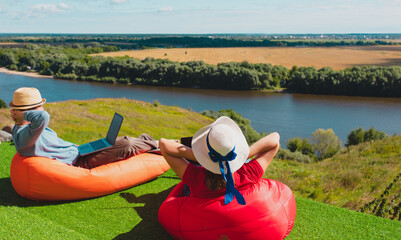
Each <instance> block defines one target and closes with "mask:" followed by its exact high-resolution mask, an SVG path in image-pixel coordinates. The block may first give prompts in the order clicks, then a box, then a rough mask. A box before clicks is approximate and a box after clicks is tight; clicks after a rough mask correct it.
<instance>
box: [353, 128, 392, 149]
mask: <svg viewBox="0 0 401 240" xmlns="http://www.w3.org/2000/svg"><path fill="white" fill-rule="evenodd" d="M385 137H386V133H384V132H381V131H378V130H376V129H375V128H373V127H372V128H370V129H369V130H366V131H364V130H363V128H358V129H356V130H352V131H351V133H350V134H349V135H348V137H347V139H348V140H347V143H346V144H345V146H346V147H349V146H352V145H358V144H360V143H363V142H367V141H374V140H379V139H383V138H385Z"/></svg>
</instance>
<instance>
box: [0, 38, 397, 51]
mask: <svg viewBox="0 0 401 240" xmlns="http://www.w3.org/2000/svg"><path fill="white" fill-rule="evenodd" d="M0 41H3V42H5V41H12V42H17V43H48V44H66V43H88V42H97V43H100V44H107V45H113V46H119V47H122V48H128V49H143V48H177V47H185V48H216V47H300V46H302V47H306V46H308V47H334V46H372V45H399V44H400V43H399V42H396V41H387V40H386V39H378V40H369V39H345V40H344V39H343V40H333V39H319V40H316V39H274V38H267V39H266V38H263V37H260V36H237V35H233V36H226V35H223V36H220V35H215V36H203V35H194V36H187V35H183V36H180V35H178V36H170V35H62V36H58V35H48V36H47V35H44V36H42V35H39V36H37V37H35V38H28V37H3V38H0Z"/></svg>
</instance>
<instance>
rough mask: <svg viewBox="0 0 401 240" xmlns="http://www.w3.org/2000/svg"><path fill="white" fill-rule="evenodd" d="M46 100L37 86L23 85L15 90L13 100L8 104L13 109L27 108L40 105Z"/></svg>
mask: <svg viewBox="0 0 401 240" xmlns="http://www.w3.org/2000/svg"><path fill="white" fill-rule="evenodd" d="M45 102H46V99H44V98H42V96H41V95H40V92H39V90H38V89H36V88H28V87H22V88H18V89H17V90H15V92H14V95H13V101H12V102H10V103H9V104H8V105H9V106H10V108H12V109H18V110H26V109H31V108H35V107H37V106H40V105H42V104H44V103H45Z"/></svg>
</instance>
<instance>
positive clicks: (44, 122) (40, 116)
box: [14, 110, 50, 148]
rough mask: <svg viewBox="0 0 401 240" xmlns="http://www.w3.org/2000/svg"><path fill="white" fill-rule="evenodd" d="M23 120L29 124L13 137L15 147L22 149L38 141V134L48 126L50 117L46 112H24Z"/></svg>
mask: <svg viewBox="0 0 401 240" xmlns="http://www.w3.org/2000/svg"><path fill="white" fill-rule="evenodd" d="M24 120H26V121H28V122H30V123H29V124H28V126H27V127H25V128H23V129H21V130H20V131H18V132H17V133H16V135H17V136H15V137H14V141H17V142H15V144H16V147H17V146H18V148H24V147H28V146H32V145H33V144H35V143H36V141H37V140H38V138H39V136H40V134H42V132H43V130H44V129H45V128H46V127H47V126H48V125H49V121H50V115H49V114H48V113H47V112H46V111H41V110H31V111H26V112H24Z"/></svg>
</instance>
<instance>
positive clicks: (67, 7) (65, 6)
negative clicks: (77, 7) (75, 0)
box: [58, 3, 71, 9]
mask: <svg viewBox="0 0 401 240" xmlns="http://www.w3.org/2000/svg"><path fill="white" fill-rule="evenodd" d="M58 6H59V8H61V9H70V8H71V7H70V6H68V5H67V4H65V3H59V4H58Z"/></svg>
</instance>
